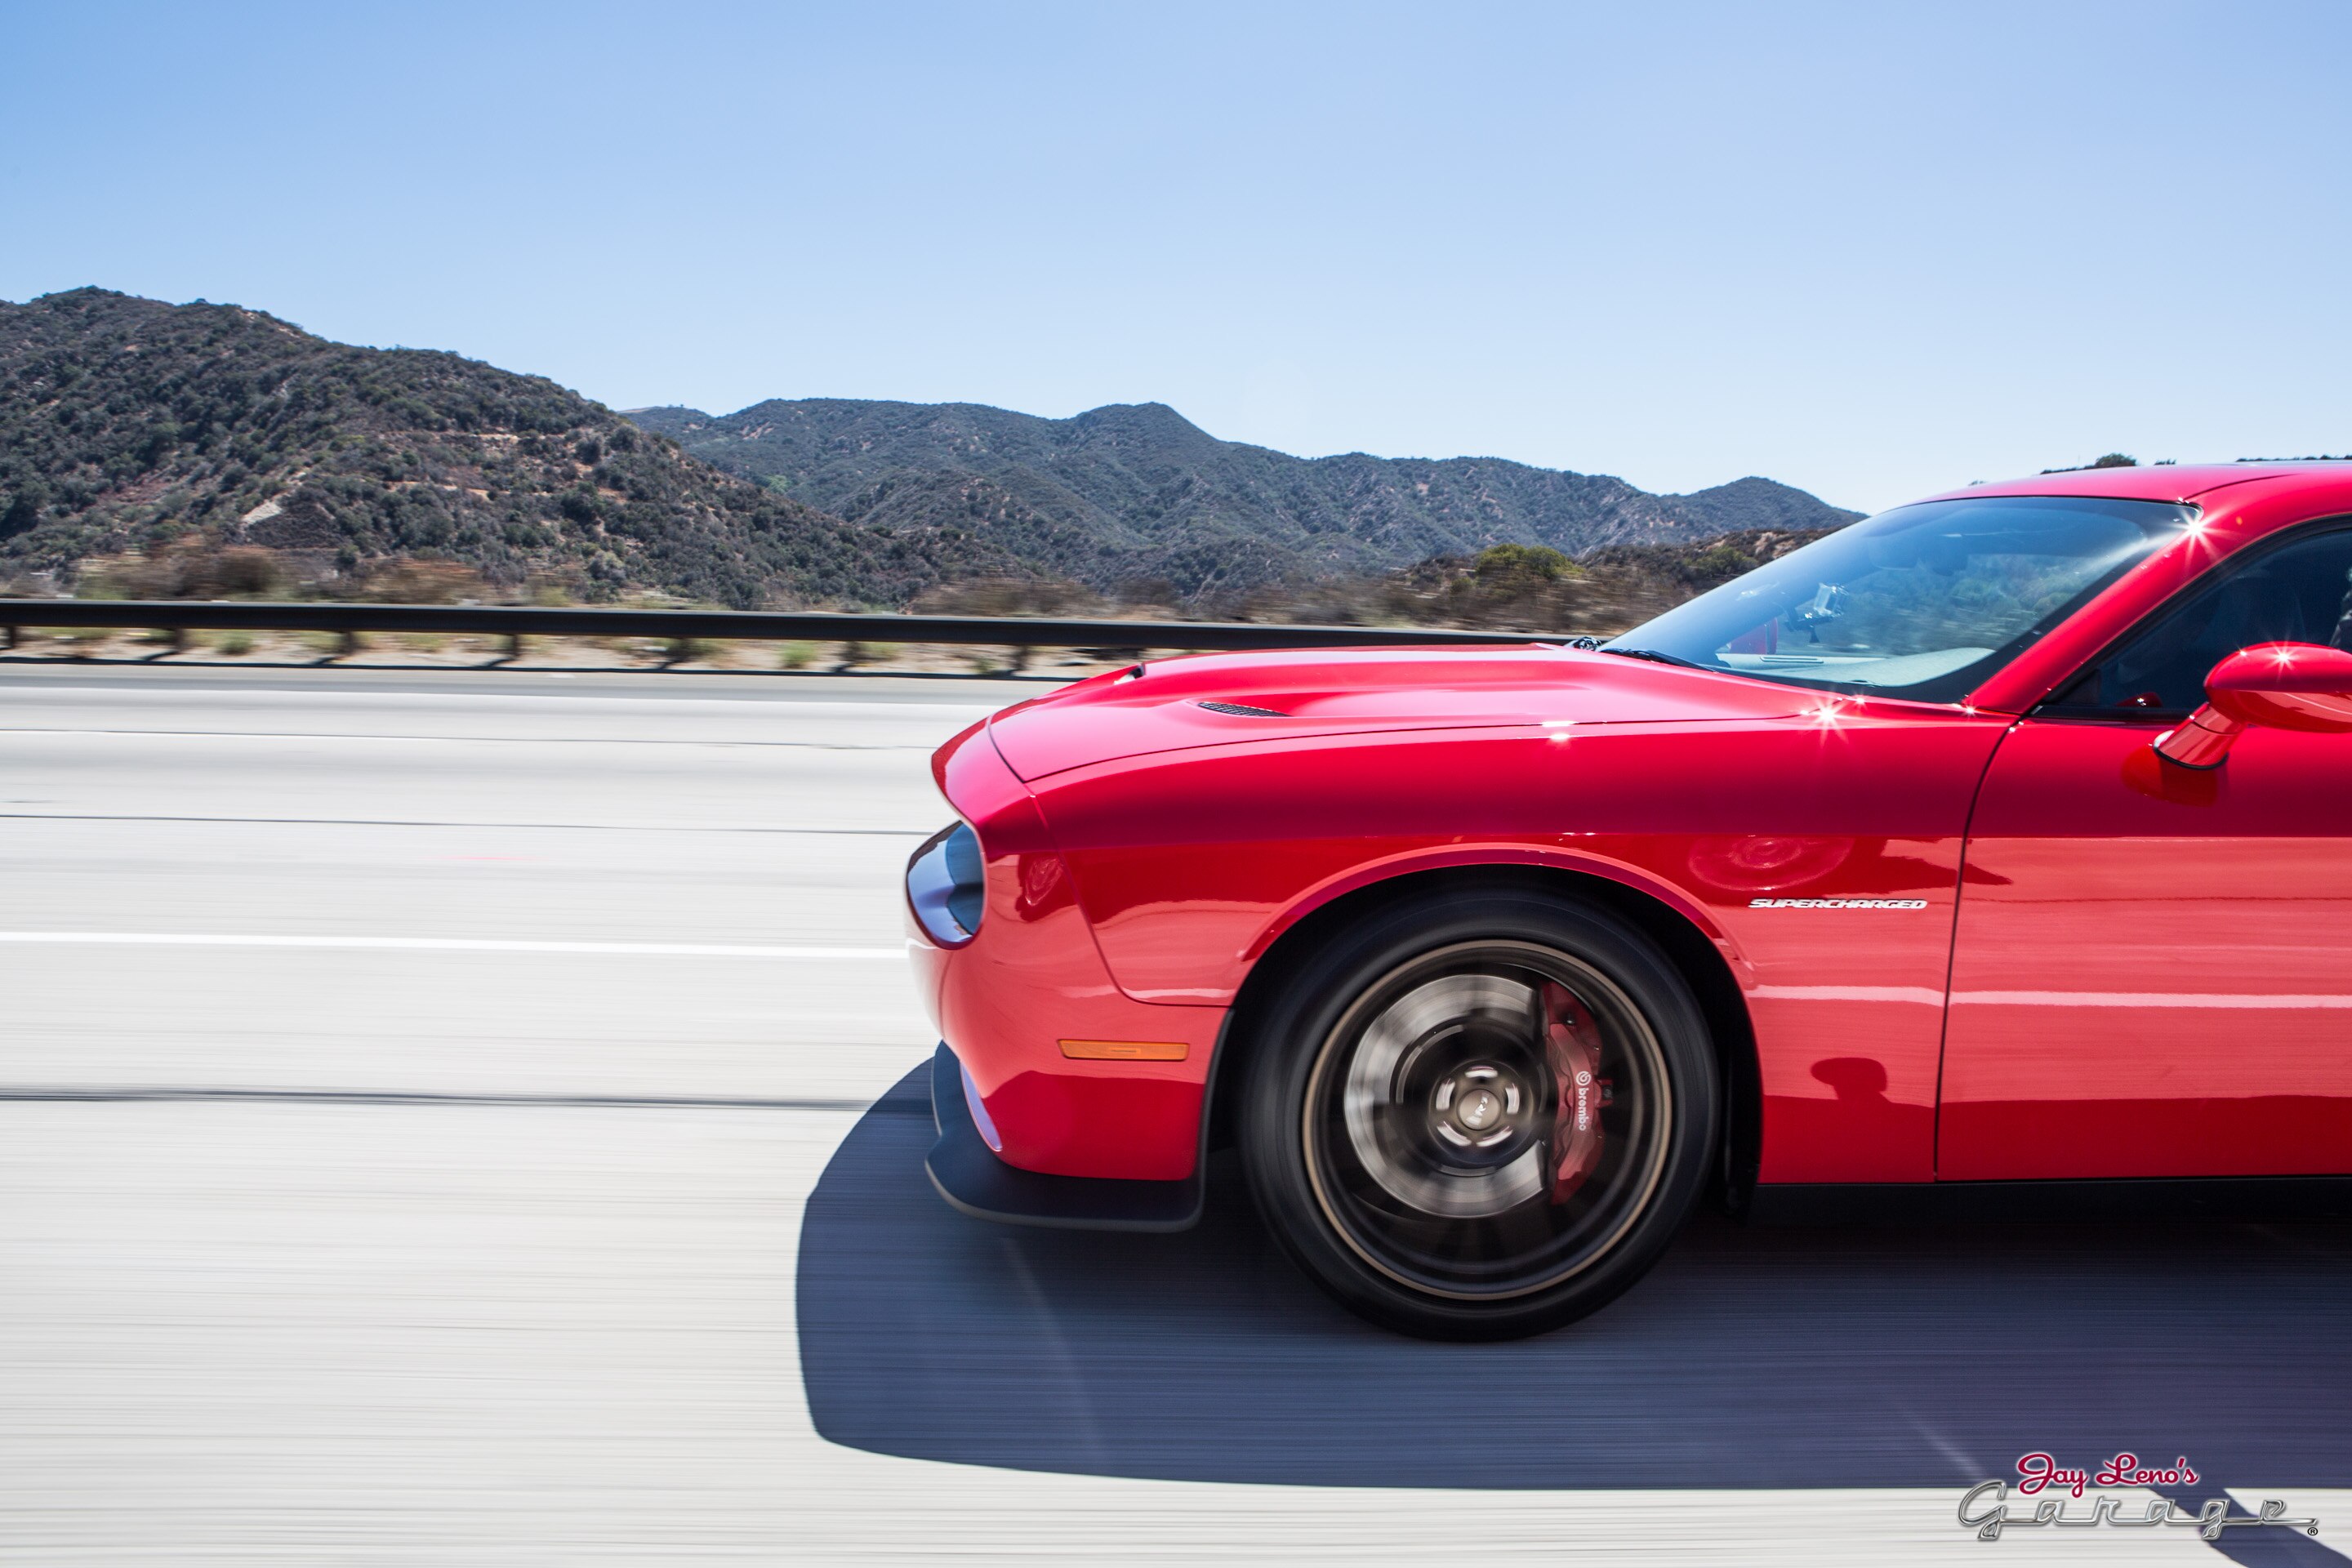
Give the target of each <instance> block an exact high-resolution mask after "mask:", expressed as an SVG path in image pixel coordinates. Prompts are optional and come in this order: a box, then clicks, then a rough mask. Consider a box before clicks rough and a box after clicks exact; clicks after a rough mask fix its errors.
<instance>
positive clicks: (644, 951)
mask: <svg viewBox="0 0 2352 1568" xmlns="http://www.w3.org/2000/svg"><path fill="white" fill-rule="evenodd" d="M0 942H16V943H21V944H25V945H28V946H31V945H40V946H47V945H58V946H73V945H86V946H95V947H340V948H362V949H381V950H386V951H395V952H587V953H596V954H600V955H604V956H610V957H644V958H793V959H803V958H806V959H826V958H857V959H865V958H904V957H905V956H906V955H907V950H906V949H905V948H903V947H772V946H765V945H755V944H752V943H749V942H516V941H508V940H503V939H495V938H488V937H469V936H278V935H272V934H267V933H262V932H250V931H239V932H215V931H0Z"/></svg>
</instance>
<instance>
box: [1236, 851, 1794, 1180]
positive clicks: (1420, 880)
mask: <svg viewBox="0 0 2352 1568" xmlns="http://www.w3.org/2000/svg"><path fill="white" fill-rule="evenodd" d="M1492 889H1528V890H1531V891H1537V892H1539V893H1541V894H1543V895H1544V896H1546V897H1549V898H1555V899H1559V900H1565V901H1574V902H1579V903H1583V904H1587V905H1591V906H1597V907H1599V908H1601V909H1602V910H1605V911H1607V912H1608V913H1610V914H1612V915H1614V916H1616V917H1617V918H1618V919H1620V920H1622V921H1624V922H1625V923H1626V924H1628V925H1630V926H1632V927H1633V929H1634V930H1636V931H1640V932H1641V933H1642V934H1643V936H1645V937H1647V938H1648V939H1649V940H1650V941H1651V942H1653V943H1654V944H1655V945H1656V946H1657V948H1658V949H1659V951H1660V952H1663V953H1664V954H1665V957H1666V960H1667V962H1668V963H1672V964H1673V965H1674V966H1675V971H1676V973H1679V974H1680V975H1681V976H1682V979H1683V982H1684V984H1687V985H1688V986H1689V987H1690V988H1691V994H1692V995H1693V996H1694V997H1696V999H1697V1001H1698V1005H1699V1010H1700V1014H1701V1016H1703V1017H1704V1018H1705V1020H1706V1026H1707V1033H1708V1036H1709V1037H1710V1038H1711V1040H1712V1041H1713V1043H1714V1045H1715V1047H1716V1050H1715V1055H1716V1066H1717V1072H1718V1074H1719V1075H1720V1083H1719V1088H1720V1089H1721V1090H1722V1092H1723V1102H1722V1103H1723V1107H1724V1121H1723V1129H1722V1133H1721V1139H1722V1147H1721V1149H1720V1150H1719V1151H1718V1158H1717V1162H1716V1176H1715V1185H1716V1187H1717V1194H1718V1196H1719V1198H1720V1199H1721V1201H1722V1202H1723V1204H1724V1205H1725V1206H1726V1207H1727V1208H1728V1209H1730V1210H1732V1211H1733V1212H1738V1211H1741V1210H1743V1209H1744V1208H1745V1207H1746V1205H1747V1201H1748V1194H1749V1193H1750V1192H1751V1191H1752V1190H1753V1188H1754V1185H1755V1177H1756V1171H1757V1168H1758V1163H1759V1158H1760V1155H1761V1152H1762V1121H1763V1117H1762V1107H1763V1100H1762V1091H1761V1089H1760V1081H1761V1080H1760V1076H1759V1066H1758V1061H1757V1055H1756V1036H1755V1030H1754V1028H1753V1026H1752V1025H1751V1023H1750V1021H1749V1018H1748V1007H1747V1004H1746V1003H1745V1002H1744V1001H1742V1000H1741V997H1740V994H1739V986H1738V982H1737V981H1736V980H1735V979H1734V978H1733V977H1732V973H1731V966H1730V964H1729V963H1728V962H1727V961H1726V959H1725V958H1724V955H1723V952H1722V950H1721V949H1720V948H1718V947H1717V945H1716V943H1715V942H1714V941H1712V940H1711V939H1710V938H1709V936H1708V935H1707V933H1706V931H1704V930H1702V929H1701V928H1700V926H1699V925H1698V924H1697V922H1696V921H1694V920H1693V919H1692V918H1691V916H1690V915H1689V914H1688V913H1686V912H1685V911H1684V910H1677V909H1676V908H1675V907H1674V906H1673V905H1672V904H1670V903H1668V902H1666V901H1665V900H1664V899H1661V898H1658V897H1657V896H1655V895H1654V894H1652V893H1649V892H1647V891H1644V890H1643V889H1639V888H1634V887H1631V886H1629V885H1627V884H1626V883H1624V882H1622V881H1619V880H1617V879H1614V878H1611V877H1605V876H1601V875H1600V874H1598V873H1596V872H1591V871H1577V870H1570V869H1568V868H1562V867H1558V866H1546V865H1533V864H1526V863H1517V864H1514V863H1482V864H1471V865H1454V866H1444V867H1438V868H1423V869H1418V870H1412V871H1405V872H1402V873H1399V874H1397V875H1394V876H1391V877H1387V878H1383V879H1380V880H1377V881H1373V882H1369V883H1366V884H1364V885H1362V886H1360V887H1357V888H1353V889H1349V890H1348V891H1346V892H1344V893H1341V894H1339V896H1338V897H1336V898H1332V899H1329V900H1327V901H1325V902H1323V903H1321V904H1319V905H1317V906H1316V907H1315V908H1313V909H1311V910H1307V911H1306V912H1305V913H1304V914H1302V915H1300V916H1299V917H1298V918H1297V919H1296V920H1294V921H1291V922H1290V923H1289V924H1288V925H1287V926H1286V927H1284V928H1283V929H1282V930H1281V931H1280V932H1279V933H1278V934H1277V935H1276V936H1275V938H1274V939H1273V941H1272V942H1269V943H1267V944H1266V946H1265V950H1264V951H1263V952H1260V953H1259V955H1258V957H1257V960H1256V962H1255V963H1253V964H1252V965H1251V967H1250V972H1249V973H1248V975H1247V976H1246V977H1244V980H1243V982H1242V985H1241V988H1240V989H1239V990H1238V991H1237V992H1236V993H1235V994H1234V1003H1233V1007H1232V1009H1231V1010H1230V1011H1229V1012H1228V1013H1227V1015H1226V1017H1225V1025H1224V1027H1223V1030H1222V1031H1221V1032H1220V1034H1219V1036H1218V1039H1217V1047H1216V1054H1215V1056H1214V1057H1213V1058H1212V1060H1211V1062H1210V1064H1209V1092H1208V1095H1207V1097H1206V1099H1205V1100H1204V1102H1203V1122H1204V1125H1203V1127H1202V1148H1203V1151H1204V1152H1205V1151H1206V1150H1208V1149H1211V1148H1222V1147H1227V1146H1230V1145H1231V1143H1232V1142H1233V1140H1234V1124H1235V1122H1236V1121H1237V1119H1238V1112H1239V1095H1240V1091H1241V1080H1242V1076H1243V1075H1242V1074H1241V1072H1240V1071H1239V1070H1237V1069H1238V1068H1239V1065H1240V1063H1241V1061H1242V1059H1243V1058H1244V1055H1245V1054H1246V1053H1247V1052H1248V1051H1249V1050H1250V1048H1251V1047H1252V1045H1253V1043H1254V1042H1253V1038H1252V1031H1253V1029H1254V1027H1255V1022H1256V1018H1257V1017H1258V1016H1260V1015H1261V1014H1263V1012H1264V1010H1265V1006H1266V1004H1267V1003H1268V1001H1269V1000H1270V999H1271V998H1272V997H1273V996H1274V994H1276V992H1277V991H1278V989H1279V987H1280V986H1281V984H1282V983H1283V981H1284V980H1285V979H1286V978H1287V977H1288V976H1289V975H1290V974H1292V973H1296V972H1297V969H1298V968H1299V967H1300V965H1301V964H1302V963H1304V962H1305V960H1306V959H1307V956H1308V955H1309V954H1311V953H1312V952H1314V951H1315V950H1316V949H1317V948H1318V947H1319V946H1321V945H1322V944H1323V943H1324V942H1327V941H1328V940H1330V938H1331V937H1332V936H1334V935H1335V934H1336V933H1337V932H1339V931H1341V930H1343V929H1345V928H1346V927H1347V926H1349V925H1351V924H1353V923H1354V922H1356V921H1360V920H1362V919H1364V918H1365V917H1366V916H1368V915H1370V914H1371V913H1372V912H1374V911H1376V910H1381V909H1383V908H1386V907H1388V906H1389V905H1391V904H1394V903H1398V902H1401V901H1402V900H1407V899H1415V898H1423V897H1428V896H1432V895H1443V894H1445V893H1448V892H1468V891H1471V890H1478V891H1486V890H1492Z"/></svg>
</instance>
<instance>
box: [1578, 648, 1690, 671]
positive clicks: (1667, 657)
mask: <svg viewBox="0 0 2352 1568" xmlns="http://www.w3.org/2000/svg"><path fill="white" fill-rule="evenodd" d="M1601 652H1602V653H1613V654H1616V655H1617V656H1618V657H1620V658H1646V659H1648V660H1649V661H1650V662H1651V663H1652V664H1678V665H1680V666H1682V668H1685V669H1705V668H1706V666H1705V665H1703V664H1695V663H1693V662H1692V661H1691V660H1689V659H1686V658H1676V657H1675V655H1673V654H1670V653H1660V652H1659V651H1658V650H1657V649H1656V648H1654V647H1604V648H1602V649H1601Z"/></svg>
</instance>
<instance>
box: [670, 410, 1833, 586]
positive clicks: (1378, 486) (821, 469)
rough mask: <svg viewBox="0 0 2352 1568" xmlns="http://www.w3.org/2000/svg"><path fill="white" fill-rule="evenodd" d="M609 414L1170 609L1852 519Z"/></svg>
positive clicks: (817, 498)
mask: <svg viewBox="0 0 2352 1568" xmlns="http://www.w3.org/2000/svg"><path fill="white" fill-rule="evenodd" d="M625 416H626V417H628V418H630V419H632V420H634V421H635V422H636V423H637V424H638V425H640V426H643V427H645V428H646V429H648V430H653V431H656V432H657V433H659V434H662V435H666V436H668V437H671V438H672V439H674V440H677V442H678V443H679V445H680V447H682V448H683V449H685V450H686V451H688V452H690V453H692V454H693V455H695V456H697V457H699V458H703V459H704V460H705V461H707V462H709V463H710V464H712V465H713V466H714V467H717V468H723V469H725V470H727V471H728V472H730V473H734V474H737V475H739V476H740V477H742V478H745V479H753V480H757V481H759V482H761V483H764V484H767V485H769V486H771V488H772V489H777V490H779V491H781V492H782V493H783V494H786V495H789V496H792V497H794V498H796V499H799V500H804V501H806V502H807V503H808V504H810V505H812V506H814V507H818V508H820V509H822V510H827V511H830V512H834V513H835V514H837V515H839V516H841V517H843V518H845V519H846V520H848V521H853V522H863V523H867V524H869V525H873V526H878V527H887V528H891V529H894V530H901V529H915V530H921V529H939V530H958V531H968V532H971V533H974V534H977V535H979V536H982V537H987V538H989V539H991V540H992V542H995V543H997V544H998V545H999V546H1000V547H1001V548H1003V549H1004V550H1006V551H1007V552H1010V553H1013V554H1016V555H1019V556H1021V557H1023V558H1024V559H1029V560H1033V561H1035V562H1038V563H1041V564H1044V565H1046V566H1047V567H1048V568H1049V569H1050V570H1053V571H1055V572H1057V573H1059V574H1063V575H1066V576H1068V577H1071V578H1073V579H1076V580H1077V581H1080V582H1084V583H1086V584H1088V585H1090V586H1093V587H1096V588H1098V589H1103V588H1112V587H1116V586H1118V584H1120V583H1121V582H1133V581H1136V580H1143V581H1156V582H1159V583H1160V584H1165V585H1166V586H1167V587H1168V588H1169V589H1171V590H1172V592H1173V593H1174V595H1176V596H1177V597H1180V598H1183V599H1187V600H1197V599H1200V598H1202V597H1207V596H1213V595H1217V594H1220V593H1226V592H1231V591H1235V590H1247V589H1252V588H1258V587H1263V586H1266V585H1268V584H1273V583H1277V582H1282V581H1294V582H1315V581H1322V580H1328V579H1330V578H1333V577H1337V576H1343V575H1349V574H1366V573H1376V572H1381V571H1389V570H1394V569H1396V568H1398V567H1401V566H1404V565H1408V564H1410V563H1412V562H1414V561H1418V560H1423V559H1427V558H1430V557H1433V556H1439V555H1449V554H1475V552H1477V551H1478V550H1481V549H1484V548H1486V547H1488V546H1491V545H1495V544H1503V543H1515V544H1542V545H1547V546H1549V547H1551V548H1553V549H1558V550H1560V551H1563V552H1566V553H1569V554H1570V555H1576V554H1582V553H1584V552H1589V551H1591V550H1594V549H1599V548H1601V547H1604V546H1609V545H1635V546H1639V545H1654V544H1673V543H1689V542H1698V541H1701V540H1705V539H1708V538H1712V537H1716V536H1718V535H1721V534H1726V533H1731V532H1738V531H1756V530H1762V529H1778V530H1782V531H1791V530H1794V531H1814V530H1821V529H1825V528H1834V527H1838V526H1842V525H1843V524H1844V523H1846V522H1850V521H1854V520H1855V519H1856V518H1857V517H1859V516H1860V515H1861V514H1860V513H1857V512H1853V511H1849V510H1844V509H1843V508H1839V507H1832V506H1831V505H1829V504H1828V503H1826V502H1824V501H1822V500H1820V499H1819V498H1818V497H1815V496H1812V495H1810V494H1808V493H1807V492H1805V491H1803V490H1799V489H1794V488H1793V487H1790V486H1787V485H1782V484H1780V483H1778V482H1777V481H1775V480H1771V479H1763V478H1760V477H1754V476H1751V477H1748V478H1745V479H1735V480H1733V481H1731V482H1730V483H1728V484H1725V485H1719V486H1715V487H1712V488H1710V489H1706V490H1701V491H1696V492H1693V493H1691V494H1688V495H1679V496H1660V495H1654V494H1653V493H1651V492H1649V491H1646V490H1643V489H1638V488H1637V487H1635V486H1633V485H1631V484H1629V483H1627V482H1626V481H1625V480H1623V479H1618V478H1616V477H1614V476H1612V475H1606V474H1583V473H1578V472H1575V471H1573V470H1570V469H1560V468H1538V467H1537V466H1535V465H1532V464H1527V463H1519V462H1516V461H1513V460H1511V459H1509V458H1483V457H1458V458H1380V457H1374V456H1372V455H1370V454H1368V453H1360V452H1350V453H1340V454H1336V455H1332V456H1328V457H1321V458H1300V457H1296V456H1293V455H1291V454H1289V453H1286V452H1281V451H1277V450H1276V449H1274V448H1272V447H1259V446H1255V445H1252V444H1250V443H1246V442H1238V441H1226V440H1223V439H1220V438H1219V437H1214V436H1212V435H1210V434H1209V433H1208V432H1206V431H1204V430H1202V429H1201V428H1200V427H1199V426H1196V425H1194V424H1192V422H1191V421H1190V420H1188V419H1186V418H1185V417H1184V416H1182V415H1181V414H1180V413H1178V412H1177V411H1176V410H1175V409H1173V408H1171V407H1170V406H1168V405H1165V404H1160V403H1140V404H1107V405H1102V406H1101V407H1097V408H1093V409H1088V410H1087V411H1086V412H1084V413H1081V414H1077V415H1074V416H1070V417H1068V418H1066V419H1051V418H1046V417H1044V416H1038V415H1030V414H1021V413H1017V412H1015V411H1013V410H1009V409H1002V408H996V407H993V406H992V405H987V404H974V403H946V404H917V403H901V402H893V401H881V400H866V399H849V398H798V399H787V398H772V399H768V400H765V401H763V402H760V403H756V404H752V405H750V406H749V407H746V408H742V409H739V410H737V411H736V412H735V413H733V414H729V415H711V414H708V413H705V412H703V411H702V410H699V409H695V408H688V407H684V406H679V405H670V406H659V407H649V408H639V409H630V410H626V411H625Z"/></svg>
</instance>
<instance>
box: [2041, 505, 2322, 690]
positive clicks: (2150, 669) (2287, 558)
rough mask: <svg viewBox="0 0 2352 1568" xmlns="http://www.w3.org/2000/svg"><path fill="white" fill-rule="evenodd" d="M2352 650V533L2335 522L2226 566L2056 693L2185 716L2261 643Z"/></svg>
mask: <svg viewBox="0 0 2352 1568" xmlns="http://www.w3.org/2000/svg"><path fill="white" fill-rule="evenodd" d="M2266 642H2308V643H2323V644H2326V646H2328V647H2340V648H2346V649H2347V650H2352V529H2347V528H2343V527H2337V528H2332V529H2329V530H2327V531H2325V532H2322V533H2315V534H2307V535H2305V536H2304V537H2302V538H2300V539H2297V540H2295V541H2294V542H2291V543H2287V544H2284V545H2281V546H2278V547H2277V548H2274V549H2271V550H2266V551H2260V552H2256V553H2253V554H2251V555H2249V556H2247V557H2246V559H2245V560H2244V561H2242V562H2241V563H2227V564H2225V565H2224V566H2223V567H2222V569H2221V575H2220V576H2219V577H2218V578H2216V579H2215V580H2214V581H2213V582H2211V583H2209V584H2206V585H2205V586H2203V587H2201V588H2195V589H2191V590H2190V591H2189V594H2188V595H2187V596H2186V597H2184V598H2183V599H2181V600H2180V601H2179V604H2177V605H2174V606H2173V607H2172V608H2171V609H2169V610H2167V611H2165V612H2164V613H2163V614H2162V615H2161V616H2159V617H2158V619H2157V620H2156V621H2155V622H2154V623H2153V624H2152V625H2150V626H2147V628H2146V629H2145V630H2143V631H2141V632H2139V633H2138V634H2137V635H2136V636H2134V637H2132V639H2131V640H2130V641H2129V642H2128V643H2126V645H2125V646H2124V647H2123V648H2122V650H2121V651H2119V652H2117V653H2115V654H2111V655H2109V656H2108V657H2107V658H2105V659H2103V660H2101V661H2100V663H2099V664H2098V666H2097V667H2096V668H2093V669H2091V670H2088V671H2086V672H2084V675H2083V676H2082V677H2081V678H2080V679H2076V680H2075V681H2074V683H2073V684H2072V685H2070V686H2069V687H2067V689H2065V690H2064V691H2063V692H2062V693H2060V695H2059V696H2058V697H2056V698H2055V699H2053V700H2052V702H2051V704H2050V706H2051V707H2052V708H2053V709H2056V710H2061V711H2066V712H2085V711H2100V712H2109V713H2113V712H2126V713H2132V712H2138V713H2150V714H2158V715H2179V714H2181V713H2185V712H2187V711H2189V710H2190V709H2192V708H2194V707H2196V706H2197V705H2198V704H2199V703H2200V702H2202V701H2204V700H2205V677H2206V676H2207V675H2208V674H2210V672H2211V671H2212V668H2213V667H2214V666H2215V665H2217V664H2219V663H2221V660H2223V659H2224V658H2228V657H2229V656H2230V655H2231V654H2233V653H2235V652H2237V651H2238V650H2239V649H2240V648H2242V647H2252V646H2253V645H2254V644H2256V643H2266Z"/></svg>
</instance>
